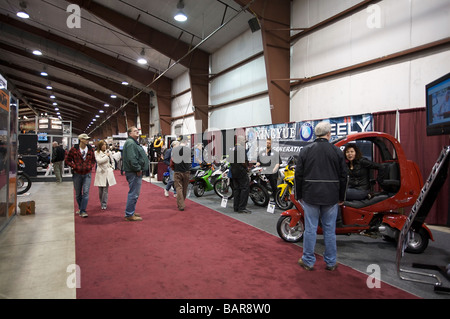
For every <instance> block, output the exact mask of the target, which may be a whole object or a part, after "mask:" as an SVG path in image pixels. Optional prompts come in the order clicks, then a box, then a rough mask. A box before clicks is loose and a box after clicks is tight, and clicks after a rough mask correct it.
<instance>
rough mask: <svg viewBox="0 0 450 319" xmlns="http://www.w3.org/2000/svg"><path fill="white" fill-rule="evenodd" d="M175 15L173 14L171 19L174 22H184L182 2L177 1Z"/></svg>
mask: <svg viewBox="0 0 450 319" xmlns="http://www.w3.org/2000/svg"><path fill="white" fill-rule="evenodd" d="M177 9H178V11H177V13H176V14H175V16H174V17H173V18H174V19H175V20H176V21H178V22H184V21H186V20H187V16H186V14H185V13H184V11H183V9H184V2H183V0H180V1H178V4H177Z"/></svg>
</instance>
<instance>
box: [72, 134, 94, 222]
mask: <svg viewBox="0 0 450 319" xmlns="http://www.w3.org/2000/svg"><path fill="white" fill-rule="evenodd" d="M89 139H90V137H89V136H88V135H87V134H84V133H83V134H80V135H78V140H79V141H80V144H78V145H74V146H73V147H72V148H71V149H70V151H69V152H68V153H67V156H66V159H65V160H66V164H67V165H68V166H69V167H71V168H72V181H73V187H74V189H75V197H76V200H77V204H78V211H77V212H78V213H79V214H80V216H81V217H82V218H86V217H88V214H87V212H86V207H87V204H88V201H89V189H90V187H91V172H92V168H93V167H94V165H95V154H94V150H93V149H92V147H91V146H90V145H89Z"/></svg>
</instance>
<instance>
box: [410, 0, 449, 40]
mask: <svg viewBox="0 0 450 319" xmlns="http://www.w3.org/2000/svg"><path fill="white" fill-rule="evenodd" d="M411 14H412V24H411V30H412V31H411V46H412V47H415V46H419V45H422V44H425V43H429V42H432V41H436V40H440V39H443V38H446V37H449V36H450V0H426V1H424V0H413V1H412V9H411Z"/></svg>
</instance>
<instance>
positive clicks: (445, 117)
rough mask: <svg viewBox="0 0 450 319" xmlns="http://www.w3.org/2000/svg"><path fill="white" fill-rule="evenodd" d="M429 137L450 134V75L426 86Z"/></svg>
mask: <svg viewBox="0 0 450 319" xmlns="http://www.w3.org/2000/svg"><path fill="white" fill-rule="evenodd" d="M425 94H426V111H427V135H428V136H431V135H445V134H450V73H448V74H446V75H444V76H442V77H440V78H439V79H437V80H434V81H433V82H431V83H429V84H427V85H426V86H425Z"/></svg>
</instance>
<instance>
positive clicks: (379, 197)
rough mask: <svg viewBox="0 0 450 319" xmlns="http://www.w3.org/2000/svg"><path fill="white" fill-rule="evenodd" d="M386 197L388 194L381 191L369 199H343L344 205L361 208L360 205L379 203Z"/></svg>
mask: <svg viewBox="0 0 450 319" xmlns="http://www.w3.org/2000/svg"><path fill="white" fill-rule="evenodd" d="M388 198H389V196H388V195H387V194H385V193H381V194H378V195H375V196H374V197H372V198H371V199H363V200H351V201H345V202H344V205H345V206H349V207H353V208H362V207H366V206H370V205H373V204H376V203H379V202H381V201H383V200H385V199H388Z"/></svg>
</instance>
